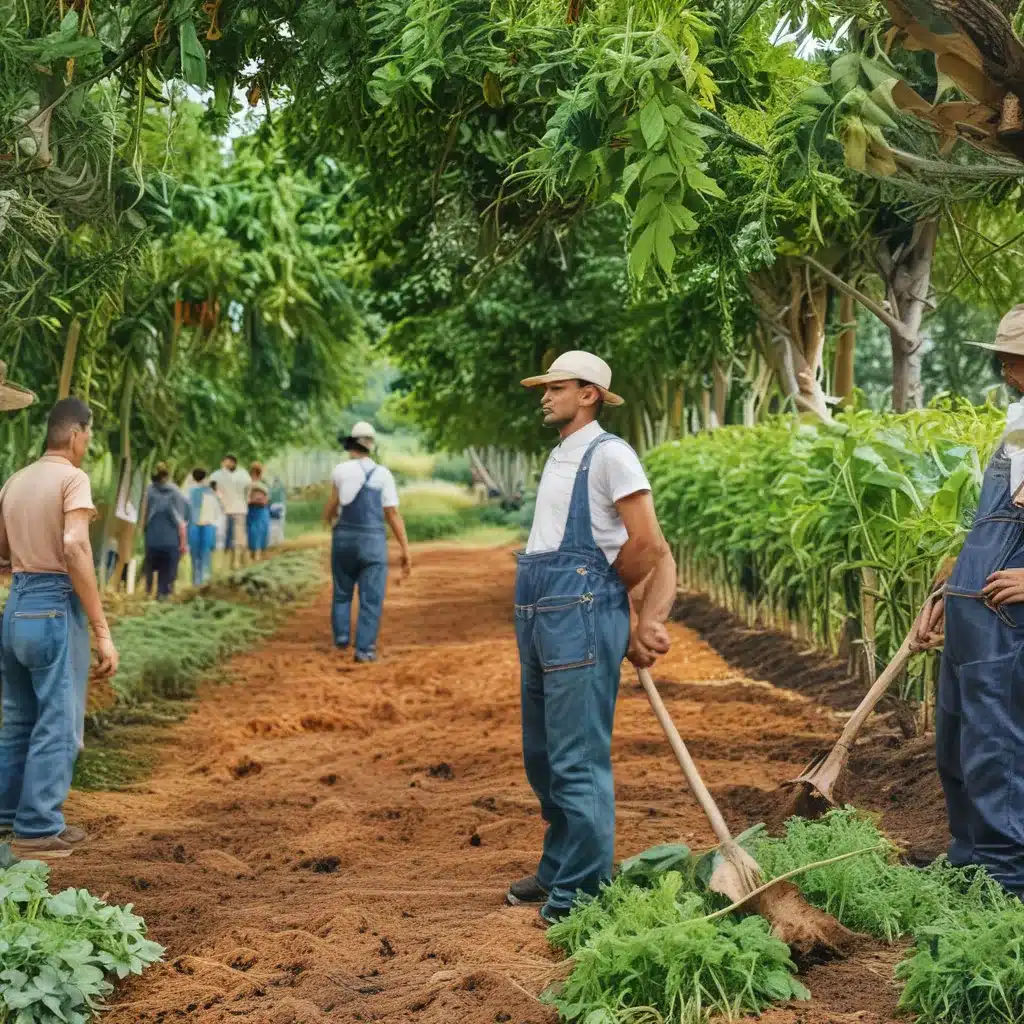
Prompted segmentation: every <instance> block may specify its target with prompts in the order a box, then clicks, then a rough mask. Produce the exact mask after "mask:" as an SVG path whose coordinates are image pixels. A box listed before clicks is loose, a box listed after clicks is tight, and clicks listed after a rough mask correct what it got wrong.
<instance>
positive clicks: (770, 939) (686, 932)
mask: <svg viewBox="0 0 1024 1024" xmlns="http://www.w3.org/2000/svg"><path fill="white" fill-rule="evenodd" d="M708 909H709V908H708V904H707V897H706V896H705V895H704V894H702V893H698V892H695V891H693V890H692V889H688V888H687V886H686V883H685V881H684V877H683V875H682V874H681V873H680V872H678V871H668V872H666V873H665V874H663V875H660V876H659V877H658V878H657V879H656V880H655V881H654V883H653V885H652V886H651V887H650V888H641V887H640V886H637V885H635V884H633V883H632V882H630V881H628V880H626V879H625V878H624V877H620V879H617V880H616V881H615V882H613V883H612V884H611V885H610V886H608V887H606V888H605V889H604V890H603V891H602V893H601V895H600V896H599V897H598V898H597V899H596V900H593V901H592V902H590V903H586V904H584V905H582V906H581V907H579V908H578V909H577V910H576V911H574V912H573V913H572V914H571V915H570V916H569V917H568V918H567V919H566V920H565V921H563V922H561V923H559V924H557V925H554V926H553V927H552V928H551V929H550V931H549V932H548V936H549V938H550V941H551V942H552V943H553V944H554V945H556V946H558V947H560V948H562V949H564V950H565V951H566V952H568V953H569V954H570V955H571V956H572V957H573V959H574V960H575V961H576V966H575V968H574V969H573V972H572V974H571V975H570V976H569V978H568V980H567V981H566V982H565V985H564V986H563V987H562V988H561V990H560V991H559V992H557V994H552V995H550V996H549V997H548V998H549V1001H550V1002H551V1003H553V1004H554V1006H555V1007H556V1008H557V1009H558V1011H559V1013H560V1014H561V1015H562V1016H563V1017H564V1018H565V1019H566V1020H585V1021H586V1022H587V1024H616V1022H617V1021H619V1020H620V1019H622V1018H621V1014H623V1013H624V1012H625V1011H629V1010H634V1009H636V1010H638V1009H640V1008H650V1009H652V1010H654V1011H656V1012H657V1013H658V1014H660V1015H661V1018H663V1019H664V1020H671V1021H679V1022H680V1024H699V1022H701V1021H704V1020H705V1019H706V1018H707V1017H708V1016H709V1015H710V1014H711V1013H717V1014H720V1015H723V1016H725V1017H727V1018H728V1019H730V1020H732V1019H734V1018H736V1017H740V1016H742V1015H743V1014H746V1013H759V1012H760V1011H761V1010H764V1009H766V1008H767V1007H768V1006H770V1005H771V1004H772V1003H773V1002H784V1001H786V1000H789V999H807V998H809V993H808V991H807V989H805V988H804V987H803V985H801V984H800V982H798V981H797V980H796V978H795V977H794V976H793V975H794V973H795V971H796V966H795V964H794V963H793V961H792V960H791V959H790V955H789V947H788V946H787V945H786V944H785V943H784V942H782V941H780V940H779V939H776V938H775V937H774V936H773V935H772V934H771V929H770V927H769V924H768V922H767V921H766V920H765V919H764V918H763V917H757V916H756V915H752V916H749V917H745V918H742V919H741V918H736V917H729V918H725V919H721V920H717V921H706V920H702V919H703V918H704V917H705V916H706V915H707V913H708Z"/></svg>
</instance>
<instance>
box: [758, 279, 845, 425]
mask: <svg viewBox="0 0 1024 1024" xmlns="http://www.w3.org/2000/svg"><path fill="white" fill-rule="evenodd" d="M789 285H790V295H789V304H788V305H787V301H786V299H783V298H780V295H781V294H783V293H784V289H785V285H780V283H779V282H778V281H777V280H773V278H772V277H771V276H770V275H768V274H751V275H749V276H748V278H747V286H748V288H749V289H750V293H751V295H752V296H753V298H754V304H755V307H756V308H757V311H758V319H759V320H760V324H759V331H758V336H759V338H760V340H761V342H762V345H763V347H764V355H765V358H766V359H767V360H768V363H769V365H770V366H771V367H772V370H773V372H774V374H775V376H776V378H777V379H778V381H779V385H780V387H781V389H782V393H783V395H785V396H786V397H787V398H791V399H792V400H793V402H794V403H795V405H796V407H797V409H799V410H800V411H801V412H812V413H814V414H815V415H816V416H817V417H818V418H819V419H820V420H822V421H823V422H825V423H829V422H831V420H832V414H831V413H830V412H829V408H828V403H827V402H826V401H825V392H824V391H823V390H822V387H821V383H820V381H819V380H818V378H817V377H816V376H815V374H813V373H812V372H811V368H810V367H809V366H808V365H807V360H806V359H805V358H804V351H803V325H802V323H801V320H800V316H799V315H797V317H796V318H794V317H793V315H792V314H793V310H792V304H793V301H794V296H795V297H796V301H798V302H800V303H802V296H803V290H802V289H803V285H802V275H800V274H799V273H796V274H792V273H791V274H790V278H789ZM797 285H799V286H800V287H799V289H798V288H797ZM783 318H786V319H787V321H788V326H787V325H786V324H783V322H782V321H783ZM793 330H796V331H797V334H796V336H794V335H793V333H792V331H793Z"/></svg>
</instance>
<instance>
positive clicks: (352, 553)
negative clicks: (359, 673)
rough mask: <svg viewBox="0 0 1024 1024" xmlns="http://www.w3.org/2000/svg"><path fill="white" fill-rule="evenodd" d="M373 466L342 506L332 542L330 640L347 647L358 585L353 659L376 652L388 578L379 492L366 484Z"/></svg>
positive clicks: (365, 470) (382, 507)
mask: <svg viewBox="0 0 1024 1024" xmlns="http://www.w3.org/2000/svg"><path fill="white" fill-rule="evenodd" d="M376 469H377V467H376V466H375V465H373V464H372V463H371V464H370V468H369V470H367V469H365V468H364V469H363V477H364V479H363V482H362V484H361V485H360V487H359V491H358V493H357V494H356V496H355V497H354V498H353V499H352V500H351V501H350V502H349V503H348V504H347V505H342V507H341V512H340V514H339V516H338V522H337V525H336V526H335V527H334V534H333V537H332V542H331V573H332V575H333V577H334V600H333V602H332V605H331V626H332V628H333V630H334V643H335V645H336V646H338V647H347V646H348V643H349V634H350V633H351V630H352V594H353V591H354V590H355V588H356V586H358V587H359V619H358V621H357V622H356V657H357V658H363V659H370V658H373V657H374V656H375V655H376V652H377V633H378V631H379V630H380V616H381V611H382V610H383V608H384V591H385V590H386V588H387V582H388V540H387V534H386V533H385V530H384V506H383V504H382V501H381V492H380V491H379V490H376V489H374V488H372V487H367V486H366V485H367V484H368V483H369V482H370V478H371V477H372V476H373V474H374V472H375V471H376Z"/></svg>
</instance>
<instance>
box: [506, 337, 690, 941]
mask: <svg viewBox="0 0 1024 1024" xmlns="http://www.w3.org/2000/svg"><path fill="white" fill-rule="evenodd" d="M522 383H523V385H524V386H525V387H528V388H538V389H541V388H542V389H543V394H542V396H541V409H542V412H543V416H544V423H545V425H546V426H549V427H553V428H555V429H556V430H557V431H558V433H559V435H560V437H561V443H560V444H558V446H557V447H556V448H555V449H554V451H553V452H552V453H551V456H550V457H549V459H548V461H547V464H546V465H545V467H544V472H543V474H542V475H541V479H540V484H539V486H538V488H537V503H536V509H535V512H534V518H533V526H532V528H531V530H530V538H529V541H528V542H527V545H526V553H525V554H523V555H521V556H519V565H518V570H517V573H516V596H515V622H516V640H517V642H518V645H519V662H520V668H521V678H522V685H521V694H522V723H523V760H524V763H525V767H526V775H527V778H528V779H529V781H530V785H531V786H532V787H533V791H534V792H535V793H536V794H537V798H538V800H539V801H540V805H541V813H542V814H543V816H544V819H545V820H546V821H547V823H548V829H547V833H546V834H545V837H544V849H543V853H542V855H541V857H540V860H539V862H538V865H537V870H536V872H535V873H534V874H532V875H529V876H528V877H526V878H521V879H519V880H518V881H516V882H513V883H512V884H511V885H510V886H509V888H508V892H507V894H506V897H505V898H506V900H507V902H508V903H511V904H517V903H537V904H540V916H541V920H542V921H543V922H544V923H545V924H551V923H553V922H555V921H558V920H561V919H562V918H563V917H565V915H566V914H568V913H569V911H570V909H571V908H572V906H573V904H574V902H575V901H576V899H577V896H578V894H579V893H580V892H583V893H585V894H587V895H589V896H595V895H597V893H598V891H599V889H600V886H601V885H602V883H604V882H606V881H607V880H608V879H609V878H610V877H611V870H612V854H613V852H614V846H615V792H614V785H613V781H612V766H611V737H612V721H613V719H614V716H615V699H616V695H617V693H618V686H619V675H620V672H621V665H622V659H623V658H624V657H626V656H627V655H628V657H629V659H630V660H631V661H632V662H633V663H634V664H635V665H637V666H638V667H644V668H646V667H648V666H650V665H651V664H653V662H654V660H655V658H656V657H657V656H659V655H662V654H665V653H666V652H667V651H668V648H669V638H668V633H667V632H666V629H665V620H666V619H667V618H668V614H669V611H670V610H671V608H672V602H673V599H674V597H675V590H676V570H675V563H674V561H673V559H672V552H671V550H670V549H669V546H668V544H667V543H666V542H665V538H664V537H663V536H662V533H661V528H660V527H659V526H658V519H657V516H656V515H655V513H654V502H653V500H652V498H651V485H650V484H649V483H648V481H647V475H646V474H645V473H644V468H643V466H642V465H641V464H640V460H639V459H638V458H637V455H636V452H634V451H633V449H632V448H630V447H629V445H628V444H626V443H625V442H624V441H623V440H622V439H621V438H618V437H615V435H613V434H609V433H606V432H605V431H604V430H603V429H602V428H601V425H600V424H599V423H598V415H599V414H600V412H601V410H602V408H603V407H604V406H606V405H607V406H615V405H622V399H621V398H620V397H619V396H618V395H617V394H616V393H615V392H614V391H612V371H611V368H610V367H609V366H608V364H607V363H606V362H605V361H604V360H603V359H601V358H599V357H598V356H596V355H594V354H593V353H592V352H582V351H573V352H565V353H563V354H562V355H560V356H559V357H558V358H557V359H556V360H555V361H554V362H553V363H552V364H551V366H550V368H549V369H548V371H547V372H546V373H542V374H539V375H537V376H535V377H527V378H526V379H525V380H523V382H522ZM631 598H632V610H633V612H634V613H635V620H636V621H635V625H633V624H632V623H631Z"/></svg>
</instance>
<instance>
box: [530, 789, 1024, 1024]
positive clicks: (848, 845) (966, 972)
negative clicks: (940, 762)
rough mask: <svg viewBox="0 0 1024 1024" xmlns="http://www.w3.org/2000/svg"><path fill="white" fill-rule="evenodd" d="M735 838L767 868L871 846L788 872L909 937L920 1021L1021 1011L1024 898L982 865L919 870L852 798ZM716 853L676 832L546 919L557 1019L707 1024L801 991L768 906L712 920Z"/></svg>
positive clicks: (980, 1020) (843, 908)
mask: <svg viewBox="0 0 1024 1024" xmlns="http://www.w3.org/2000/svg"><path fill="white" fill-rule="evenodd" d="M737 841H738V842H740V843H741V844H742V845H744V846H745V847H746V848H747V849H749V850H750V852H751V853H753V855H754V856H755V857H756V858H757V860H758V862H759V863H760V865H761V867H762V869H763V871H764V873H765V875H766V876H767V877H770V878H771V877H778V876H779V875H782V874H785V873H787V872H790V871H793V870H795V869H798V868H803V867H806V866H807V865H809V864H818V863H819V862H821V861H826V860H831V859H832V858H835V857H839V856H841V855H843V854H847V853H853V852H854V851H859V850H870V851H871V852H869V853H863V854H861V855H860V856H856V857H849V858H847V859H846V860H843V861H840V862H838V863H833V864H826V865H823V866H821V867H814V868H811V869H810V870H808V871H805V872H803V873H801V874H798V875H797V876H795V877H794V878H793V881H794V882H795V883H796V884H797V885H798V886H799V887H800V889H801V890H802V891H803V894H804V896H805V897H806V898H807V900H808V901H809V902H810V903H812V904H814V905H815V906H817V907H820V908H821V909H823V910H825V911H827V912H829V913H831V914H834V915H835V916H836V917H837V918H838V919H839V920H840V921H841V922H842V923H843V924H845V925H846V926H847V927H849V928H853V929H854V930H856V931H861V932H866V933H869V934H871V935H875V936H878V937H881V938H884V939H886V940H888V941H893V940H895V939H898V938H900V937H901V936H904V935H908V934H913V935H914V936H915V940H916V946H915V948H914V950H913V951H912V952H911V953H910V954H909V956H908V957H907V959H906V960H904V961H903V962H902V963H901V964H900V965H899V966H898V967H897V969H896V977H897V978H898V979H903V980H905V981H906V988H905V989H904V992H903V995H902V998H901V1002H900V1005H901V1006H902V1007H904V1008H905V1009H907V1010H910V1011H912V1012H914V1013H917V1014H919V1015H920V1018H919V1019H920V1021H921V1022H923V1024H1006V1022H1009V1021H1018V1020H1022V1019H1024V957H1021V956H1020V955H1019V952H1020V950H1021V949H1024V906H1022V905H1021V903H1020V901H1019V900H1017V898H1016V897H1014V896H1011V895H1010V894H1009V893H1007V892H1006V891H1005V890H1004V889H1003V888H1002V887H1001V886H1000V885H999V884H998V883H996V882H995V881H993V880H992V879H991V878H990V877H989V876H988V875H987V874H986V873H985V872H984V871H982V870H980V869H978V868H966V869H961V868H954V867H951V866H950V865H949V864H948V863H947V862H946V861H945V859H942V858H940V859H939V860H938V861H936V862H935V863H934V864H933V865H931V866H930V867H928V868H926V869H924V870H917V869H914V868H910V867H907V866H905V865H902V864H900V863H899V862H898V850H897V848H896V847H895V845H894V844H892V843H891V842H889V841H888V840H887V839H886V838H885V836H884V835H883V834H882V833H881V832H880V831H879V830H878V828H877V826H876V825H875V824H874V822H873V821H871V820H870V819H869V818H867V817H864V816H862V815H860V814H858V813H857V812H856V811H855V810H854V809H852V808H846V809H843V810H836V811H832V812H831V813H829V814H827V815H825V817H824V818H822V819H821V820H819V821H805V820H803V819H801V818H792V819H790V821H789V822H788V823H787V826H786V832H785V835H783V836H782V837H780V838H777V839H773V838H768V837H767V836H766V835H765V834H764V829H763V827H762V826H759V827H755V828H753V829H750V830H748V831H747V832H745V833H744V834H743V835H742V836H739V837H737ZM711 865H712V858H711V855H707V854H706V855H704V856H703V857H698V856H695V855H694V854H692V853H691V852H690V851H689V850H688V849H687V848H686V847H685V846H683V845H680V844H667V845H664V846H658V847H654V848H653V849H651V850H647V851H645V852H644V853H642V854H640V855H639V856H637V857H633V858H632V859H631V860H628V861H626V862H624V863H623V865H622V867H621V870H620V872H619V874H618V876H617V877H616V879H615V880H614V881H613V882H612V883H611V884H610V885H608V886H605V887H604V888H603V889H602V891H601V893H600V894H599V895H598V896H597V898H596V899H593V900H590V901H587V902H583V903H581V904H579V905H578V906H577V907H576V908H575V909H574V911H573V912H572V914H570V915H569V917H568V918H566V920H564V921H562V922H560V923H559V924H557V925H555V926H553V927H552V928H551V929H550V931H549V932H548V936H549V939H550V941H551V942H552V944H554V945H555V946H557V947H559V948H560V949H563V950H565V951H566V952H567V953H569V955H570V956H571V957H572V958H573V960H574V966H573V970H572V973H571V974H570V975H569V977H568V979H567V980H566V982H565V984H564V985H563V986H562V987H560V988H558V989H557V990H556V989H553V990H552V991H551V992H549V993H548V995H547V996H546V998H547V999H548V1001H549V1002H551V1003H552V1004H553V1005H554V1006H555V1007H556V1008H557V1009H558V1011H559V1013H560V1014H561V1015H562V1017H563V1018H564V1019H565V1020H569V1021H582V1022H585V1024H622V1022H625V1021H637V1020H640V1019H641V1018H642V1019H643V1020H645V1021H648V1020H649V1021H652V1022H654V1021H657V1022H662V1021H669V1020H671V1021H679V1022H680V1024H701V1022H703V1021H705V1020H707V1019H708V1017H710V1016H712V1015H718V1016H722V1017H725V1018H727V1019H730V1020H731V1019H735V1018H737V1017H739V1016H742V1015H743V1014H747V1013H758V1012H760V1011H761V1010H763V1009H765V1008H766V1007H767V1006H768V1005H770V1004H771V1003H772V1002H781V1001H786V1000H789V999H802V998H807V997H808V993H807V991H806V989H804V987H803V986H802V985H801V984H800V983H799V982H798V981H797V980H796V978H795V977H794V976H793V975H794V974H795V971H796V967H795V965H794V964H793V962H792V960H791V959H790V956H789V949H788V948H787V947H786V946H785V944H784V943H782V942H780V941H779V940H778V939H776V938H775V937H774V936H773V935H772V934H771V930H770V926H769V924H768V922H767V921H766V920H765V919H764V918H762V917H759V916H757V915H748V916H745V917H741V916H738V915H735V914H729V915H726V916H725V917H716V918H715V919H714V920H708V919H707V917H708V915H709V914H712V913H713V912H715V911H716V910H718V909H719V908H720V907H721V906H722V903H721V898H720V897H718V896H716V895H715V894H714V893H711V892H709V891H708V889H707V888H706V882H707V879H708V877H709V870H710V867H711Z"/></svg>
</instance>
